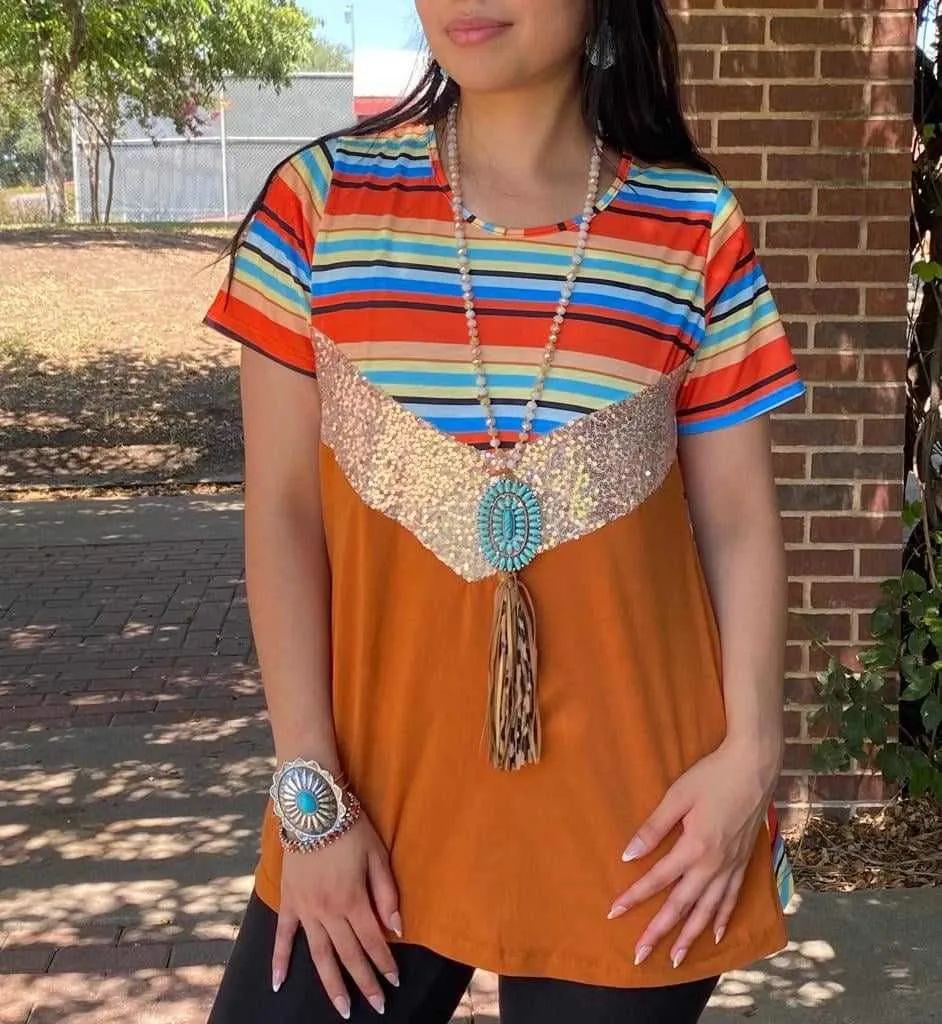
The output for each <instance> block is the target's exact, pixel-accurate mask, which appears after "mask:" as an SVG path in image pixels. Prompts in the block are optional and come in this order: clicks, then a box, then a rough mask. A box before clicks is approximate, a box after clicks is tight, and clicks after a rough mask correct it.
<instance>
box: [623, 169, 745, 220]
mask: <svg viewBox="0 0 942 1024" xmlns="http://www.w3.org/2000/svg"><path fill="white" fill-rule="evenodd" d="M628 182H629V184H631V185H634V186H635V187H636V188H639V189H642V190H645V191H647V192H649V193H651V194H652V195H658V194H659V195H661V196H663V197H664V199H665V201H670V202H671V203H673V204H675V205H682V206H689V207H690V208H691V209H696V210H703V211H705V212H709V213H710V214H711V215H712V213H713V211H714V210H715V209H716V206H717V204H718V202H719V201H720V199H721V196H722V193H723V192H724V190H725V191H726V192H728V191H729V187H728V186H727V185H726V183H725V182H724V181H723V179H722V178H721V177H720V176H719V175H717V174H714V173H713V172H712V171H706V170H701V169H700V168H697V167H690V166H689V165H688V164H680V163H671V162H668V161H658V162H657V163H646V162H644V161H641V160H635V161H633V163H632V165H631V171H630V174H629V176H628Z"/></svg>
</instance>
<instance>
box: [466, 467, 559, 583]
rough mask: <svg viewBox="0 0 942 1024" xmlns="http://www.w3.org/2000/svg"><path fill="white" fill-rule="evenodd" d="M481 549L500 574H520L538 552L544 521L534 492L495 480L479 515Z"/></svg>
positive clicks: (505, 479)
mask: <svg viewBox="0 0 942 1024" xmlns="http://www.w3.org/2000/svg"><path fill="white" fill-rule="evenodd" d="M478 526H479V529H480V535H481V550H482V551H483V553H484V557H485V558H486V559H487V560H488V562H489V563H490V564H491V565H493V566H494V568H495V569H499V570H500V571H501V572H519V571H520V570H521V569H522V568H523V567H524V566H525V565H527V564H529V563H530V562H532V561H533V559H534V558H535V557H536V554H537V552H538V551H539V550H540V541H541V538H542V532H543V519H542V516H541V514H540V503H539V502H538V501H537V497H536V495H535V494H534V493H533V489H532V488H531V487H530V486H529V485H528V484H525V483H523V481H522V480H515V479H513V478H512V477H501V479H500V480H495V481H494V483H492V484H491V486H490V487H488V489H487V490H486V491H485V492H484V497H483V498H481V505H480V509H479V513H478Z"/></svg>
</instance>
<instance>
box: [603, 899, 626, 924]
mask: <svg viewBox="0 0 942 1024" xmlns="http://www.w3.org/2000/svg"><path fill="white" fill-rule="evenodd" d="M627 910H628V908H627V907H620V906H619V905H618V904H617V903H616V904H615V906H614V907H612V909H611V910H610V911H609V912H608V919H609V921H611V920H613V919H614V918H616V917H621V915H622V914H624V913H625V912H626V911H627Z"/></svg>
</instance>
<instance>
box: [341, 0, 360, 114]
mask: <svg viewBox="0 0 942 1024" xmlns="http://www.w3.org/2000/svg"><path fill="white" fill-rule="evenodd" d="M344 17H345V18H346V20H347V24H348V25H349V26H350V65H351V67H352V68H353V74H354V79H353V81H354V90H355V89H356V67H357V26H356V18H355V17H354V13H353V3H352V0H351V3H348V4H347V6H346V8H345V10H344ZM353 106H354V110H355V109H356V95H355V93H354V98H353Z"/></svg>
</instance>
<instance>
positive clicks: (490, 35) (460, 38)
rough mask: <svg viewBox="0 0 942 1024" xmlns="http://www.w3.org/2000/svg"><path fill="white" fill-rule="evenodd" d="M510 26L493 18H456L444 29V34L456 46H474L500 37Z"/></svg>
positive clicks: (506, 22)
mask: <svg viewBox="0 0 942 1024" xmlns="http://www.w3.org/2000/svg"><path fill="white" fill-rule="evenodd" d="M510 25H511V23H510V22H508V21H497V20H496V19H494V18H456V19H455V20H454V21H452V22H449V24H448V25H447V26H446V27H445V34H446V35H447V36H448V38H449V39H450V40H451V41H452V42H453V43H456V44H457V45H458V46H474V45H475V44H477V43H486V42H489V41H490V40H491V39H494V38H496V37H497V36H499V35H502V34H503V33H504V32H506V31H507V29H509V28H510Z"/></svg>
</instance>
